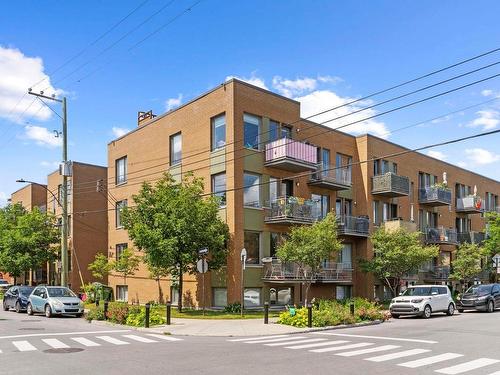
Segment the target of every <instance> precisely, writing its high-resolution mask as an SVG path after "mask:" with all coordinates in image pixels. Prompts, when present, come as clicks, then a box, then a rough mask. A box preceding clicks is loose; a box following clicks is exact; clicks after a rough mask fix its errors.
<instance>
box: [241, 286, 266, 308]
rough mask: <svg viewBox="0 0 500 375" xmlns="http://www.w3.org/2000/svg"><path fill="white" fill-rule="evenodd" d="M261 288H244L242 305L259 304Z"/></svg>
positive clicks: (251, 305)
mask: <svg viewBox="0 0 500 375" xmlns="http://www.w3.org/2000/svg"><path fill="white" fill-rule="evenodd" d="M260 296H261V288H245V294H244V306H245V307H256V306H261V305H262V303H261V298H260Z"/></svg>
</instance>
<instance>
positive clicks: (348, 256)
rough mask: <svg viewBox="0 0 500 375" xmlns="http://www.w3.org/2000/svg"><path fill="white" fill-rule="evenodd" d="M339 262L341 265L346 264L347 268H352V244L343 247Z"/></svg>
mask: <svg viewBox="0 0 500 375" xmlns="http://www.w3.org/2000/svg"><path fill="white" fill-rule="evenodd" d="M338 260H339V263H342V264H344V265H345V267H352V245H351V244H350V243H345V244H343V245H342V250H341V251H340V252H339V258H338Z"/></svg>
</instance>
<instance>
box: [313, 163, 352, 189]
mask: <svg viewBox="0 0 500 375" xmlns="http://www.w3.org/2000/svg"><path fill="white" fill-rule="evenodd" d="M308 184H309V185H311V186H317V187H320V188H325V189H330V190H349V189H350V188H351V186H352V181H351V170H350V169H349V168H339V169H336V167H335V166H324V165H323V164H318V166H317V169H316V173H314V174H313V175H312V176H311V178H310V180H309V182H308Z"/></svg>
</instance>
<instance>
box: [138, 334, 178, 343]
mask: <svg viewBox="0 0 500 375" xmlns="http://www.w3.org/2000/svg"><path fill="white" fill-rule="evenodd" d="M147 335H148V336H151V337H155V338H157V339H161V340H165V341H182V340H183V339H179V338H177V337H172V336H167V335H158V334H154V333H148V334H147Z"/></svg>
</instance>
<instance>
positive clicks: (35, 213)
mask: <svg viewBox="0 0 500 375" xmlns="http://www.w3.org/2000/svg"><path fill="white" fill-rule="evenodd" d="M59 241H60V233H59V230H58V227H57V223H56V219H55V217H54V216H52V215H47V214H46V213H43V212H41V211H40V210H39V209H38V208H34V209H33V210H32V211H29V212H28V211H26V210H25V209H24V208H23V207H22V206H21V204H19V203H17V204H14V205H8V206H7V207H4V208H2V209H0V269H2V270H3V271H5V272H8V273H10V274H11V275H12V276H13V277H14V283H15V282H16V278H17V277H19V276H20V275H21V274H22V273H24V272H26V271H29V270H30V269H34V268H37V267H39V266H41V265H42V264H44V263H46V262H48V261H50V260H53V259H55V256H56V254H57V251H58V249H59V247H60V246H57V244H58V243H59Z"/></svg>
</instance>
